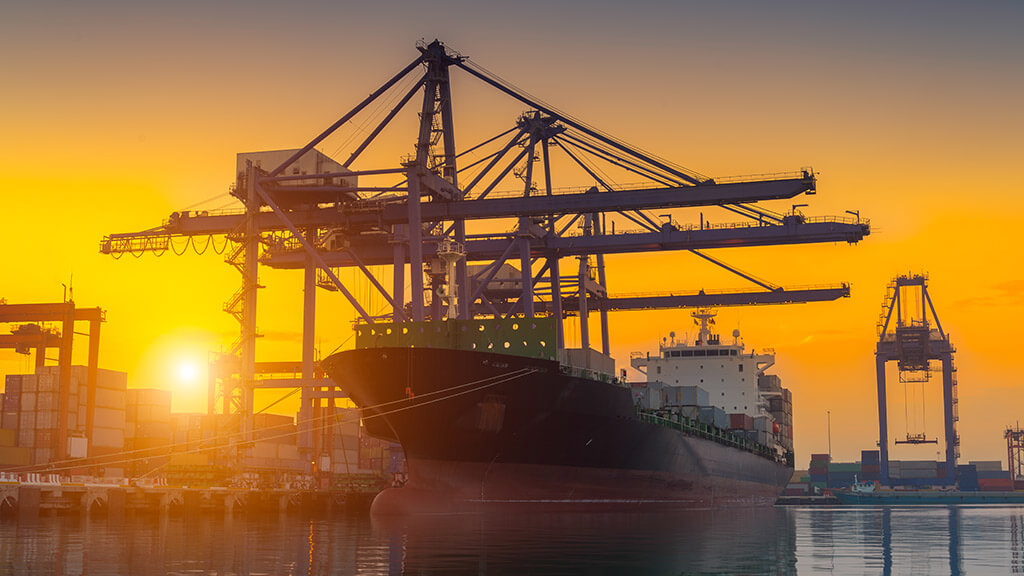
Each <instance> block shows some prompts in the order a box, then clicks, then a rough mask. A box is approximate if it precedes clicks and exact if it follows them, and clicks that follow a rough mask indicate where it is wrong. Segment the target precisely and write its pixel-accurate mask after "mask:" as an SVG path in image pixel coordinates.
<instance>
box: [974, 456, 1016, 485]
mask: <svg viewBox="0 0 1024 576" xmlns="http://www.w3.org/2000/svg"><path fill="white" fill-rule="evenodd" d="M971 464H972V465H974V467H975V469H976V470H977V473H978V489H979V490H982V491H985V492H1009V491H1011V490H1013V480H1012V479H1011V478H1010V472H1009V470H1003V463H1002V462H1000V461H999V460H986V461H972V462H971Z"/></svg>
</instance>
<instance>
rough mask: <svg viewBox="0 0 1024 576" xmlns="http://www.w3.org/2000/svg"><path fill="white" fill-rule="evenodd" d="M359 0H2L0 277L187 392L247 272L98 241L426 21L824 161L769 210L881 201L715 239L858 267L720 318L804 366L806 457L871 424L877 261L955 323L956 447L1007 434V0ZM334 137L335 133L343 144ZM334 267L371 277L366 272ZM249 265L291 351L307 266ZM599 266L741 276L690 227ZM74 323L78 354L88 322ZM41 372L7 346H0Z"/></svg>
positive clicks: (721, 172) (368, 87)
mask: <svg viewBox="0 0 1024 576" xmlns="http://www.w3.org/2000/svg"><path fill="white" fill-rule="evenodd" d="M352 4H353V5H350V3H344V2H290V3H276V2H219V3H206V2H191V1H185V2H176V3H140V2H102V1H101V2H90V3H77V2H46V1H42V2H21V1H14V2H8V3H5V4H4V6H3V8H0V13H2V15H3V17H2V18H0V51H2V53H3V54H4V55H5V56H4V57H3V58H2V59H0V75H2V77H3V78H4V82H3V85H2V87H0V126H2V130H0V194H2V197H3V199H4V206H3V209H2V210H0V230H2V233H3V235H4V237H5V238H6V241H5V242H4V243H3V244H2V245H0V255H2V257H3V262H4V274H3V275H2V277H0V278H2V279H0V297H3V298H6V299H7V301H8V302H11V303H17V302H44V301H46V302H53V301H60V299H61V298H62V297H63V294H64V292H63V290H64V288H63V287H62V284H68V283H72V284H73V287H74V299H75V301H76V302H77V303H78V304H79V305H80V306H90V307H91V306H100V307H102V308H104V309H105V310H106V311H107V323H106V324H105V326H104V327H103V334H102V342H101V365H102V366H103V367H105V368H110V369H116V370H123V371H126V372H128V373H129V385H130V386H133V387H158V388H166V389H172V390H174V392H175V396H174V398H175V400H174V402H175V405H174V407H175V409H176V410H202V409H204V408H205V387H204V384H203V382H202V377H203V374H205V368H204V369H203V370H201V371H200V372H201V373H200V374H199V377H198V378H192V379H190V378H187V376H188V373H187V370H184V369H183V367H185V366H189V365H193V366H201V365H203V364H204V363H205V361H206V359H207V357H208V354H209V353H210V352H211V351H218V350H223V349H225V348H227V347H229V346H230V344H231V343H232V342H233V341H234V340H235V338H236V337H237V324H236V323H235V321H234V320H233V319H232V318H231V317H229V316H228V315H227V314H225V313H223V312H222V311H221V309H222V306H223V303H224V302H225V301H226V300H227V299H228V298H230V296H231V295H232V294H233V293H234V291H235V290H236V289H237V287H238V285H239V277H238V274H237V272H235V271H234V270H233V269H232V268H231V267H230V266H228V265H226V264H224V262H223V256H222V255H221V256H219V255H216V254H213V253H212V251H211V252H208V253H206V254H204V255H201V256H200V255H195V254H191V255H183V256H174V255H170V254H165V255H164V256H162V257H159V258H158V257H155V256H153V255H145V256H143V257H141V258H138V259H135V258H132V257H125V258H122V259H120V260H114V259H112V258H110V257H109V256H104V255H102V254H100V253H99V251H98V247H99V242H100V240H101V239H102V238H103V236H104V235H106V234H110V233H114V232H130V231H138V230H143V229H147V228H151V227H153V226H157V225H159V224H160V223H161V222H162V221H163V220H164V219H166V218H167V217H168V215H169V214H170V213H171V212H173V211H175V210H181V209H187V208H191V207H194V206H198V207H200V208H203V209H213V208H221V207H235V206H236V205H232V204H231V200H230V198H228V197H226V196H225V194H226V192H227V189H228V187H229V186H230V185H231V184H232V182H233V179H234V174H233V171H234V170H233V168H234V163H235V154H236V153H238V152H244V151H252V150H270V149H281V148H297V147H300V146H302V145H303V144H305V143H306V142H307V141H309V140H310V139H311V138H312V137H314V136H315V135H316V134H318V133H319V132H320V131H321V130H322V129H323V128H325V127H326V126H328V125H329V124H330V123H332V122H333V121H334V120H336V119H337V118H338V117H340V116H341V115H342V114H343V113H344V112H346V111H347V110H348V109H349V108H351V107H352V106H354V105H355V104H356V103H358V102H359V101H360V100H362V99H363V98H364V97H365V96H366V94H368V93H370V92H371V91H373V90H374V89H376V88H377V87H378V86H379V85H380V84H381V83H383V82H384V81H385V80H386V79H387V78H389V77H390V76H391V75H393V74H394V73H395V72H397V71H398V70H400V69H401V68H402V67H404V66H405V65H406V64H407V63H408V62H410V61H411V60H412V59H413V58H415V57H416V55H417V52H416V50H415V43H416V42H417V41H418V40H420V39H425V40H427V41H429V40H432V39H434V38H439V39H441V40H442V41H443V42H445V43H446V44H447V45H448V46H450V47H452V48H454V49H456V50H458V51H459V52H461V53H462V54H464V55H467V56H469V57H470V58H471V59H472V60H473V61H474V62H476V63H478V64H480V65H482V66H484V67H485V68H487V69H489V70H491V71H493V72H495V73H497V74H499V75H500V76H501V77H503V78H505V79H507V80H509V81H511V82H512V83H514V84H515V85H517V86H519V87H521V88H523V89H524V90H526V91H527V92H529V93H531V94H534V95H537V96H538V97H540V98H541V99H543V100H544V101H546V102H549V103H552V104H554V105H555V106H557V107H558V108H559V109H561V110H565V111H569V112H571V113H572V114H573V115H574V116H575V117H578V118H581V119H584V120H585V121H586V122H587V123H589V124H591V125H594V126H597V127H598V128H600V129H601V130H603V131H604V132H607V133H610V134H613V135H615V136H616V137H618V138H621V139H622V140H625V141H627V142H630V143H633V144H636V145H638V146H640V147H642V148H644V149H646V150H650V151H653V152H656V153H657V154H658V155H660V156H662V157H664V158H668V159H671V160H672V161H674V162H676V163H678V164H681V165H683V166H686V167H688V168H691V169H694V170H696V171H698V172H700V173H702V174H707V175H711V176H729V175H738V174H754V173H770V172H780V171H789V170H795V169H799V168H801V167H804V166H812V167H813V168H814V170H815V171H816V172H817V173H818V193H817V194H816V195H815V196H811V197H806V198H804V197H801V198H799V199H797V200H794V201H780V202H776V203H767V206H768V207H770V208H773V209H775V210H778V211H788V210H790V209H791V205H792V204H793V203H796V202H800V203H807V204H809V206H808V207H805V208H802V210H803V211H804V213H805V214H806V215H808V216H824V215H837V216H843V215H846V212H845V211H846V210H854V211H859V213H860V214H861V216H862V217H864V218H868V219H870V221H871V234H870V236H868V237H867V238H865V240H864V241H863V242H861V243H860V244H858V245H852V246H851V245H846V244H832V245H808V246H777V247H769V248H751V249H721V250H716V251H712V252H711V254H712V255H713V256H715V257H719V258H722V259H724V260H726V261H728V262H729V263H731V264H734V265H736V266H738V267H739V268H741V269H743V270H746V271H749V272H751V273H754V274H756V275H757V276H760V277H763V278H766V279H769V280H771V281H773V282H775V283H777V284H781V285H784V286H786V285H809V284H822V283H834V282H842V281H845V282H850V283H851V285H852V296H851V297H850V298H848V299H843V300H840V301H836V302H829V303H813V304H803V305H793V306H766V307H757V308H730V309H722V310H721V311H720V315H719V326H720V327H721V328H722V332H723V333H728V332H731V330H730V328H738V329H740V330H741V332H742V334H743V338H744V341H745V342H746V343H747V345H748V346H753V347H756V348H765V347H771V348H774V349H775V351H776V354H777V363H776V366H775V367H774V368H773V371H774V372H775V373H777V374H779V375H780V376H781V377H782V378H783V381H784V383H785V385H786V386H788V387H789V388H790V389H791V390H792V391H793V393H794V411H795V426H794V430H795V436H796V451H797V463H798V467H801V466H800V465H801V463H806V461H807V458H808V455H809V454H810V453H818V452H825V451H826V450H827V449H828V442H829V432H828V431H829V425H830V428H831V448H832V452H833V454H834V456H835V457H836V458H837V459H841V460H854V459H856V458H858V456H859V452H860V450H862V449H870V448H872V447H873V446H874V444H875V440H876V439H877V412H876V395H875V382H874V356H873V351H874V344H875V340H876V332H875V322H876V319H877V316H878V314H879V312H880V310H881V305H882V297H883V295H884V293H885V287H886V284H887V283H888V282H889V281H890V280H891V279H892V278H893V277H894V276H896V275H897V274H901V273H907V272H914V273H918V272H923V273H927V274H928V275H929V279H930V280H929V290H930V293H931V297H932V300H933V302H934V303H935V306H936V309H937V312H938V314H939V318H940V320H941V322H942V326H943V328H944V329H945V330H946V331H947V332H948V333H949V334H950V335H951V337H952V341H953V343H954V345H955V346H956V348H957V355H956V364H957V368H958V371H959V373H958V380H959V398H960V404H959V413H960V423H959V428H960V434H961V437H962V452H963V459H964V460H994V459H1002V460H1004V461H1005V457H1006V451H1005V444H1004V441H1003V438H1002V431H1003V429H1004V428H1005V427H1006V426H1007V425H1010V424H1014V423H1016V422H1017V421H1018V420H1020V419H1021V417H1022V416H1024V408H1022V406H1024V387H1022V385H1021V384H1022V382H1021V378H1020V376H1019V368H1018V358H1019V352H1018V348H1019V346H1018V344H1017V342H1016V339H1017V333H1018V330H1019V327H1020V326H1021V325H1022V324H1024V306H1022V304H1024V271H1022V270H1021V268H1020V266H1018V265H1017V261H1018V260H1019V257H1018V256H1017V254H1018V252H1019V251H1020V247H1021V241H1020V239H1019V235H1018V233H1017V231H1018V228H1019V227H1020V226H1021V224H1022V220H1021V216H1020V214H1022V213H1024V188H1022V185H1021V183H1020V179H1019V176H1018V173H1017V172H1018V169H1019V165H1020V158H1021V157H1022V153H1024V144H1022V140H1021V134H1022V133H1024V111H1022V108H1021V106H1020V102H1021V101H1024V74H1022V73H1021V72H1022V69H1021V56H1022V54H1024V36H1022V35H1021V34H1020V33H1019V30H1020V29H1021V27H1022V25H1024V6H1022V5H1021V4H1020V3H1018V2H979V3H972V4H969V5H968V4H959V3H952V2H928V3H925V2H903V3H898V4H897V3H881V2H866V3H817V2H807V3H797V2H773V3H763V2H721V3H707V4H697V3H689V2H659V1H650V0H646V1H634V2H629V3H626V2H603V1H596V2H595V1H590V2H582V1H563V2H550V1H548V2H537V1H532V0H528V1H524V2H515V3H505V4H500V5H497V4H495V5H491V4H489V3H488V4H486V5H485V4H482V3H475V2H446V1H440V2H433V3H431V4H430V9H429V10H428V9H426V8H424V7H423V5H421V4H419V3H413V2H390V1H382V2H373V3H352ZM453 91H454V96H453V98H454V102H455V109H456V111H455V115H456V126H457V129H459V130H462V132H460V138H463V137H462V136H461V134H468V136H465V137H464V138H463V139H462V140H460V144H463V145H464V144H467V143H470V142H473V141H474V138H473V137H474V136H477V135H483V134H487V133H488V132H487V129H489V127H490V126H495V127H498V126H507V125H508V124H509V122H511V121H512V120H513V119H514V118H515V116H516V115H517V114H519V113H521V112H523V111H524V107H523V106H522V105H520V104H517V103H509V102H507V101H501V100H499V99H495V98H494V97H493V96H492V95H489V94H488V91H487V90H486V89H484V88H483V87H482V86H481V85H480V84H479V83H478V82H476V81H474V80H472V79H471V78H469V77H468V76H466V75H465V74H460V73H459V72H455V73H454V76H453ZM499 131H500V130H497V129H495V130H494V131H493V132H490V133H489V134H496V133H498V132H499ZM340 138H342V140H339V141H332V142H327V143H325V144H326V148H325V151H326V152H328V153H333V152H335V151H336V148H335V147H337V150H340V149H342V144H344V140H343V138H344V137H340ZM414 139H415V136H414V132H412V131H408V130H407V131H405V132H404V133H398V134H394V135H389V136H388V137H387V138H385V139H384V142H383V144H382V146H381V147H380V148H379V149H377V150H374V151H373V152H372V153H371V154H369V155H368V156H367V157H366V158H365V160H366V161H367V164H366V165H361V166H360V167H368V166H381V165H388V166H393V165H394V164H395V162H396V160H398V159H400V158H401V157H403V156H405V155H407V154H409V153H410V152H411V151H412V143H413V141H414ZM559 184H561V185H589V184H590V182H586V181H583V180H581V179H580V178H578V177H577V178H576V179H575V180H573V179H567V180H564V181H561V182H559ZM211 199H212V200H211ZM704 212H705V217H706V218H708V219H713V220H714V221H716V222H719V221H722V222H724V221H731V220H736V219H738V218H739V217H737V216H732V215H729V214H727V213H726V212H724V211H722V210H717V211H716V210H715V209H705V210H704ZM674 217H675V218H677V219H679V220H681V221H687V222H696V221H697V219H698V218H699V215H698V212H697V211H695V210H690V211H678V213H677V214H676V215H675V216H674ZM72 279H73V280H72ZM343 280H348V281H351V282H352V285H353V286H354V287H355V289H356V290H357V291H361V292H360V293H361V294H364V295H365V294H368V293H369V289H368V286H366V284H365V281H361V280H358V279H356V278H355V277H354V276H353V275H351V274H349V275H348V276H347V277H343ZM261 283H262V284H264V285H266V286H267V288H266V289H264V290H261V291H260V296H259V298H260V315H259V327H260V331H261V333H263V334H264V337H263V338H262V339H261V340H260V342H259V344H258V348H257V351H258V352H257V353H258V355H259V357H260V359H266V360H278V359H298V358H299V356H300V338H301V274H299V273H297V272H288V271H271V270H268V269H266V268H264V269H262V270H261ZM608 284H609V291H610V292H619V293H623V292H642V291H663V290H672V289H676V290H687V289H700V288H705V289H717V288H746V287H747V286H745V285H744V283H743V281H742V280H739V279H738V278H731V277H729V276H727V275H725V274H723V273H722V272H721V271H718V270H715V269H714V268H713V267H712V266H710V265H708V264H707V263H703V262H702V261H700V260H699V259H697V258H696V257H694V256H692V255H690V256H687V255H684V254H680V253H666V254H656V255H655V254H646V255H642V256H629V257H627V256H615V257H610V258H609V264H608ZM318 298H319V303H318V304H319V307H318V318H317V341H318V350H319V352H320V353H321V354H323V355H326V354H328V353H330V352H331V351H333V350H335V349H338V348H339V347H346V346H351V341H350V340H348V338H349V335H350V333H351V324H350V321H351V319H352V311H351V309H350V308H349V307H348V306H347V305H346V304H344V303H343V302H342V301H341V297H340V296H338V295H336V294H329V293H326V292H322V291H321V292H320V293H319V294H318ZM610 323H611V328H612V352H613V356H615V357H616V359H617V360H618V361H619V363H620V365H626V364H627V363H628V358H629V353H630V352H633V351H654V350H656V349H657V344H658V342H659V341H660V339H661V338H662V337H663V336H666V335H667V334H668V333H669V332H670V331H677V332H679V333H685V332H686V331H687V330H692V328H691V327H692V324H691V321H690V319H689V317H688V311H686V310H676V311H663V312H657V313H641V312H629V313H616V314H612V317H611V321H610ZM592 324H594V322H592ZM569 332H570V335H571V329H570V330H569ZM577 337H578V331H577ZM76 346H77V347H76V351H77V352H76V360H78V361H81V362H84V354H85V350H86V345H85V339H79V340H78V341H77V342H76ZM30 369H31V367H30V364H29V360H28V359H26V358H25V357H22V356H18V355H16V354H14V353H13V352H12V351H0V373H5V374H12V373H21V372H26V371H29V370H30ZM183 370H184V372H185V373H183ZM632 377H638V376H637V375H635V374H633V375H632ZM890 382H894V383H893V384H892V385H891V387H890V390H891V392H890V402H891V404H890V414H891V418H890V430H892V431H893V432H892V433H893V435H894V436H896V435H902V434H904V433H906V432H907V431H912V430H909V426H908V425H907V424H905V422H904V420H906V419H907V418H905V417H904V414H908V413H910V410H909V409H908V410H906V411H905V410H903V404H902V402H903V401H904V400H903V397H904V393H905V390H904V389H903V387H902V386H901V385H899V384H897V383H895V374H891V375H890ZM929 386H930V388H926V390H925V393H924V398H925V408H924V413H925V416H924V418H923V419H924V422H925V427H926V432H928V433H929V434H930V435H931V434H933V433H938V432H940V430H941V428H942V423H941V419H940V416H939V412H938V407H939V403H940V399H941V388H940V386H939V380H938V379H936V380H933V382H932V383H930V384H929ZM273 399H274V397H272V396H267V397H261V398H259V399H258V402H257V405H259V404H260V403H261V402H262V403H264V404H265V403H269V402H270V401H272V400H273ZM917 409H918V408H917V407H915V410H917ZM934 452H935V447H933V446H932V447H925V448H919V449H917V450H908V449H900V450H895V451H894V452H893V457H894V458H904V459H917V458H921V459H924V458H931V457H933V456H934V454H933V453H934Z"/></svg>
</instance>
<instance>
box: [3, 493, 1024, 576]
mask: <svg viewBox="0 0 1024 576" xmlns="http://www.w3.org/2000/svg"><path fill="white" fill-rule="evenodd" d="M1015 573H1024V507H1004V506H992V507H989V506H953V507H903V508H838V507H837V508H826V507H792V508H784V507H774V508H761V509H745V510H723V511H695V512H687V513H671V514H667V513H666V514H649V513H648V514H558V515H554V514H534V515H518V516H512V517H508V516H502V515H483V516H472V515H467V516H431V517H419V518H406V519H393V520H379V519H377V518H370V517H369V516H367V515H355V514H350V515H335V516H331V517H301V516H297V515H280V516H277V515H272V516H261V517H258V518H256V517H246V516H242V515H236V516H234V517H232V516H226V517H225V516H214V515H203V516H194V517H189V516H167V515H164V516H148V517H128V518H124V519H118V520H115V519H113V518H109V519H108V518H102V517H95V516H85V515H73V516H42V517H39V518H31V519H25V518H22V519H17V518H3V519H0V574H62V575H72V574H124V575H129V574H131V575H148V574H153V575H156V574H160V575H168V574H199V575H212V574H218V575H221V574H224V575H226V574H287V575H301V574H324V575H326V574H371V575H372V574H417V575H423V574H1015Z"/></svg>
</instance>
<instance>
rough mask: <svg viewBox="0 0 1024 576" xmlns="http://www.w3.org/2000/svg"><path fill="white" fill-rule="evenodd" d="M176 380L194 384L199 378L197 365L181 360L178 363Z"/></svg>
mask: <svg viewBox="0 0 1024 576" xmlns="http://www.w3.org/2000/svg"><path fill="white" fill-rule="evenodd" d="M178 380H179V381H180V382H182V383H183V384H194V383H195V382H196V381H197V380H199V366H197V365H196V363H195V362H189V361H185V362H181V363H180V364H178Z"/></svg>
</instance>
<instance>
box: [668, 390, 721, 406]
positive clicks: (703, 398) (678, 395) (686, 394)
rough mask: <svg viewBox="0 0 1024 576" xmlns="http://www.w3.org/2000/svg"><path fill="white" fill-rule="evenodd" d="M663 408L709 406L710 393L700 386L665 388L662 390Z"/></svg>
mask: <svg viewBox="0 0 1024 576" xmlns="http://www.w3.org/2000/svg"><path fill="white" fill-rule="evenodd" d="M661 400H662V405H663V406H708V405H709V404H711V402H710V398H709V396H708V391H707V390H705V389H703V388H701V387H700V386H665V387H664V388H662V389H661Z"/></svg>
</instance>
